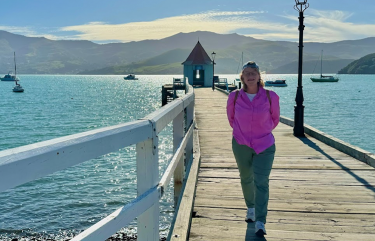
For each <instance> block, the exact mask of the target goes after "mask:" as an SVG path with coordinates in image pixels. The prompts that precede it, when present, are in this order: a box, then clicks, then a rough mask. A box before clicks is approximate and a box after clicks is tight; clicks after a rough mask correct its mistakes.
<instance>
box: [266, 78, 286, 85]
mask: <svg viewBox="0 0 375 241" xmlns="http://www.w3.org/2000/svg"><path fill="white" fill-rule="evenodd" d="M264 85H265V86H275V87H287V86H288V85H287V84H286V80H285V79H277V80H274V81H271V80H268V81H266V82H265V83H264Z"/></svg>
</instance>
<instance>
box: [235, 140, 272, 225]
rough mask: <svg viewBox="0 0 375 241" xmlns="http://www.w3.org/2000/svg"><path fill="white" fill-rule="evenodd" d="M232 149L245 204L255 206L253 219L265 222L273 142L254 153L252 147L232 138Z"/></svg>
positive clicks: (249, 206)
mask: <svg viewBox="0 0 375 241" xmlns="http://www.w3.org/2000/svg"><path fill="white" fill-rule="evenodd" d="M232 149H233V154H234V157H235V158H236V162H237V166H238V170H239V172H240V178H241V186H242V192H243V195H244V198H245V203H246V206H247V207H248V208H255V221H261V222H263V223H266V218H267V208H268V199H269V176H270V173H271V169H272V164H273V159H274V157H275V151H276V147H275V144H273V145H272V146H270V147H269V148H267V149H266V150H265V151H263V152H261V153H259V154H256V153H255V151H254V150H253V149H252V148H250V147H248V146H246V145H240V144H238V143H237V141H236V140H235V139H234V138H233V139H232Z"/></svg>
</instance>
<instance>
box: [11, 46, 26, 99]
mask: <svg viewBox="0 0 375 241" xmlns="http://www.w3.org/2000/svg"><path fill="white" fill-rule="evenodd" d="M14 81H15V82H16V86H14V87H13V92H23V91H24V89H23V88H22V86H21V85H20V84H18V81H19V79H17V65H16V52H14Z"/></svg>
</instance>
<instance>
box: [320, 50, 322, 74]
mask: <svg viewBox="0 0 375 241" xmlns="http://www.w3.org/2000/svg"><path fill="white" fill-rule="evenodd" d="M322 77H323V49H322V52H321V54H320V78H322Z"/></svg>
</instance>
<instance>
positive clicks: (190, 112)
mask: <svg viewBox="0 0 375 241" xmlns="http://www.w3.org/2000/svg"><path fill="white" fill-rule="evenodd" d="M194 102H195V100H194V101H192V102H191V103H190V104H189V105H188V106H187V107H186V130H189V127H190V125H192V124H193V119H194ZM185 150H186V165H188V164H189V163H188V162H190V161H191V160H192V157H193V135H191V137H190V139H189V141H188V143H187V144H186V149H185Z"/></svg>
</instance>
